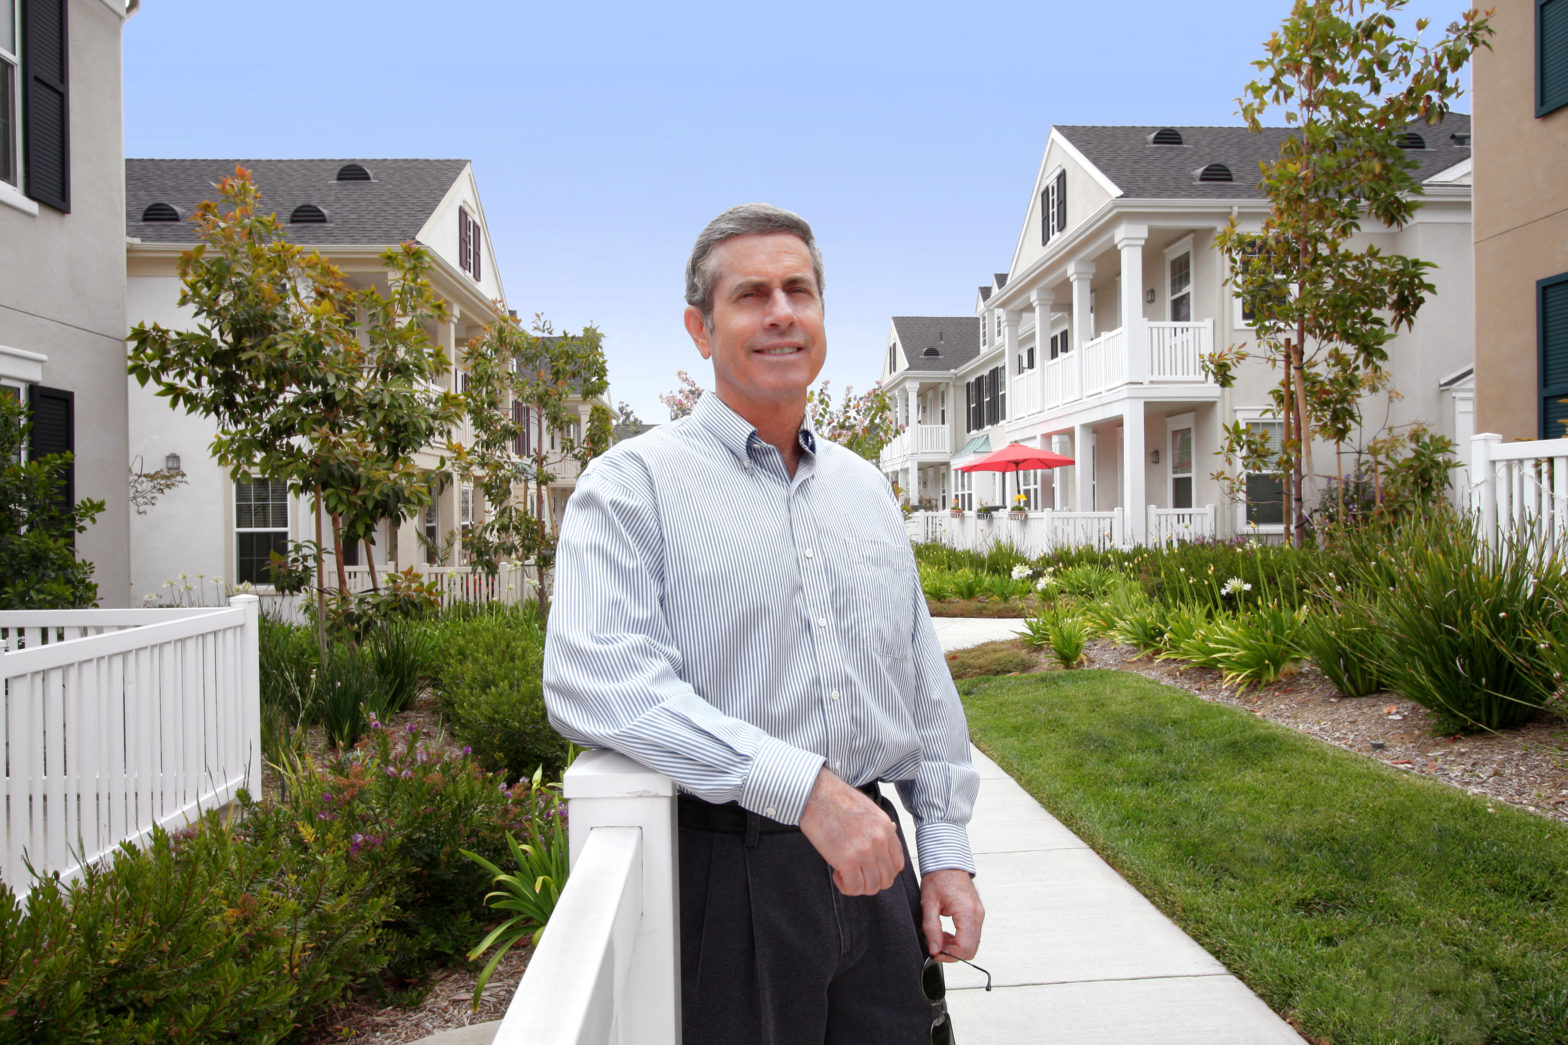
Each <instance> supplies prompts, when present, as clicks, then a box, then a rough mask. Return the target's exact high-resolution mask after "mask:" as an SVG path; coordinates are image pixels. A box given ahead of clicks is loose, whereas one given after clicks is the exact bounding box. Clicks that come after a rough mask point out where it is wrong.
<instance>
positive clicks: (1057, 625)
mask: <svg viewBox="0 0 1568 1045" xmlns="http://www.w3.org/2000/svg"><path fill="white" fill-rule="evenodd" d="M1024 630H1025V632H1026V633H1027V634H1026V635H1025V638H1024V641H1025V642H1027V643H1028V644H1029V645H1031V646H1043V647H1045V648H1047V649H1049V650H1050V651H1051V656H1053V657H1055V658H1056V662H1057V663H1058V664H1060V665H1061V666H1062V667H1064V668H1076V667H1077V666H1078V665H1080V664H1082V663H1083V660H1084V656H1083V651H1084V647H1085V646H1086V645H1088V643H1089V625H1088V623H1087V622H1085V621H1084V619H1083V618H1082V617H1080V616H1079V615H1078V613H1077V612H1076V611H1075V610H1074V609H1073V607H1071V606H1070V605H1066V604H1061V605H1055V606H1048V607H1046V608H1045V609H1043V610H1041V611H1040V613H1039V614H1037V615H1036V616H1034V617H1031V618H1030V619H1029V620H1026V621H1024Z"/></svg>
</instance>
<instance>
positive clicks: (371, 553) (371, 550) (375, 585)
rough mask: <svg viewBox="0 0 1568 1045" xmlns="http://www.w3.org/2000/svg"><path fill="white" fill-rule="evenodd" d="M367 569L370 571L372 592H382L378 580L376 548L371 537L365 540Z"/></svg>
mask: <svg viewBox="0 0 1568 1045" xmlns="http://www.w3.org/2000/svg"><path fill="white" fill-rule="evenodd" d="M365 567H366V568H367V569H368V570H370V590H371V591H380V590H381V583H380V581H378V580H377V579H376V546H375V544H374V543H373V542H372V541H371V540H370V538H369V537H366V538H365Z"/></svg>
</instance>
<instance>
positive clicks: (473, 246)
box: [468, 221, 484, 279]
mask: <svg viewBox="0 0 1568 1045" xmlns="http://www.w3.org/2000/svg"><path fill="white" fill-rule="evenodd" d="M469 231H470V233H471V236H472V239H473V242H472V243H470V244H469V245H468V246H469V250H470V251H472V252H473V255H474V278H475V279H478V278H479V271H480V269H479V257H480V250H479V245H480V244H481V243H483V242H484V239H483V237H482V236H481V235H480V233H479V222H477V221H475V222H471V223H470V225H469Z"/></svg>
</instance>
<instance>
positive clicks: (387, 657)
mask: <svg viewBox="0 0 1568 1045" xmlns="http://www.w3.org/2000/svg"><path fill="white" fill-rule="evenodd" d="M365 645H366V648H367V649H368V650H369V651H370V667H371V669H372V670H373V671H374V672H375V674H376V677H377V678H378V679H379V680H380V683H381V692H380V693H379V694H378V697H377V700H378V703H379V705H380V706H379V708H378V709H377V710H378V713H384V714H387V715H395V714H397V713H398V712H400V711H407V710H408V709H409V708H410V707H412V706H413V704H414V699H415V698H416V697H418V696H419V689H420V685H421V684H422V683H423V682H424V680H425V678H426V677H427V676H428V675H429V673H430V664H431V662H432V661H433V660H434V659H435V636H434V634H433V633H432V632H431V630H430V629H429V628H428V627H427V626H426V625H424V624H422V623H420V622H417V621H410V620H399V619H395V618H393V619H389V620H386V621H385V622H384V623H383V624H382V625H381V626H380V627H379V628H377V629H375V630H374V631H372V632H371V633H370V636H369V638H368V640H367V641H366V643H365Z"/></svg>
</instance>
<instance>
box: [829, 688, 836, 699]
mask: <svg viewBox="0 0 1568 1045" xmlns="http://www.w3.org/2000/svg"><path fill="white" fill-rule="evenodd" d="M828 696H830V697H832V698H833V699H834V700H837V699H838V690H836V689H835V690H834V691H833V692H832V693H829V694H828Z"/></svg>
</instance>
